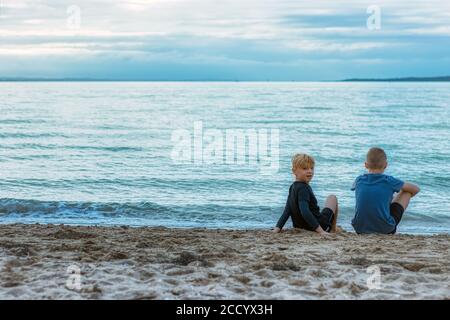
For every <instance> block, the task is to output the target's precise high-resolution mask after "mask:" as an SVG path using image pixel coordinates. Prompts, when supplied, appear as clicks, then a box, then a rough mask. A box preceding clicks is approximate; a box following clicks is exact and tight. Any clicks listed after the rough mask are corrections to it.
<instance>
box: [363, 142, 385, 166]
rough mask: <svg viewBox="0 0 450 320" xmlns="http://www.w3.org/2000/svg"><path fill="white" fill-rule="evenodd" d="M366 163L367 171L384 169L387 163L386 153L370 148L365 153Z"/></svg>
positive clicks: (376, 148) (379, 149)
mask: <svg viewBox="0 0 450 320" xmlns="http://www.w3.org/2000/svg"><path fill="white" fill-rule="evenodd" d="M366 162H367V166H368V167H369V169H384V166H385V165H386V162H387V156H386V152H384V150H383V149H381V148H378V147H373V148H370V150H369V152H367V156H366Z"/></svg>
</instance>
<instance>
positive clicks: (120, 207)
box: [0, 198, 281, 220]
mask: <svg viewBox="0 0 450 320" xmlns="http://www.w3.org/2000/svg"><path fill="white" fill-rule="evenodd" d="M280 210H281V208H278V207H269V206H258V207H254V206H242V205H239V206H231V205H226V206H224V205H216V204H205V205H183V206H179V205H178V206H165V205H159V204H156V203H153V202H147V201H144V202H135V203H132V202H126V203H118V202H76V201H40V200H26V199H10V198H4V199H0V217H1V216H3V217H5V216H9V215H15V216H29V215H33V216H40V215H42V216H49V215H50V216H54V217H58V216H66V215H67V214H70V215H71V216H77V215H78V216H86V215H93V216H99V215H101V216H104V217H140V218H154V217H157V216H159V217H161V216H164V217H165V218H167V217H176V216H178V217H182V216H183V217H185V218H188V219H193V220H195V219H200V218H202V217H207V216H210V217H214V216H216V217H217V215H218V214H220V215H221V216H220V219H225V220H227V219H237V218H239V217H242V218H244V217H245V215H246V214H248V213H250V214H252V211H253V212H254V211H257V212H258V213H260V214H271V213H277V214H278V213H279V212H280Z"/></svg>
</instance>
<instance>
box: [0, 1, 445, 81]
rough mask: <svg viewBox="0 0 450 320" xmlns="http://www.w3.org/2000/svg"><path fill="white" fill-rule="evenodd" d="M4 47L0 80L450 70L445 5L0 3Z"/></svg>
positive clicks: (316, 76) (302, 76) (325, 76)
mask: <svg viewBox="0 0 450 320" xmlns="http://www.w3.org/2000/svg"><path fill="white" fill-rule="evenodd" d="M373 5H376V6H378V8H379V9H380V18H381V19H380V20H379V21H380V24H379V26H380V28H379V29H377V28H376V26H377V25H376V22H377V21H378V20H374V19H376V18H377V15H376V11H373V9H372V10H370V12H369V13H368V12H367V9H368V7H369V6H373ZM78 13H79V15H78ZM78 17H79V18H80V19H78ZM368 19H369V26H370V28H369V27H368V25H367V20H368ZM78 22H79V23H78ZM0 43H1V44H0V77H88V78H120V79H149V80H204V79H211V80H332V79H343V78H352V77H401V76H435V75H449V74H450V1H444V0H441V1H437V0H434V1H418V0H408V1H404V0H399V1H395V0H389V1H378V0H371V1H365V0H357V1H356V0H355V1H353V0H348V1H347V0H343V1H337V0H333V1H324V0H322V1H317V0H315V1H312V0H130V1H125V0H123V1H112V0H111V1H106V0H86V1H84V0H72V1H64V0H42V1H41V0H34V1H33V0H0Z"/></svg>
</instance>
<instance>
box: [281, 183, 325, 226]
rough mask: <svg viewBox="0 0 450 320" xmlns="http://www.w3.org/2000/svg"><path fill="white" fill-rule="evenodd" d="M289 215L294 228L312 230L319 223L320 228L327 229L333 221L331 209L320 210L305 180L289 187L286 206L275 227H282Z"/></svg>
mask: <svg viewBox="0 0 450 320" xmlns="http://www.w3.org/2000/svg"><path fill="white" fill-rule="evenodd" d="M289 217H291V218H292V224H293V226H294V228H301V229H306V230H311V231H314V230H316V229H317V228H318V227H319V225H320V226H321V227H322V229H324V230H325V231H329V230H330V228H331V223H332V221H333V211H332V210H331V209H330V208H324V209H323V210H322V212H321V211H320V208H319V206H318V205H317V199H316V196H315V195H314V193H313V191H312V189H311V186H310V185H309V184H307V183H305V182H300V181H296V182H294V183H293V184H292V185H291V187H290V188H289V196H288V199H287V201H286V207H285V208H284V212H283V214H282V215H281V217H280V219H279V220H278V223H277V227H278V228H280V229H282V228H283V226H284V225H285V223H286V221H287V220H288V219H289Z"/></svg>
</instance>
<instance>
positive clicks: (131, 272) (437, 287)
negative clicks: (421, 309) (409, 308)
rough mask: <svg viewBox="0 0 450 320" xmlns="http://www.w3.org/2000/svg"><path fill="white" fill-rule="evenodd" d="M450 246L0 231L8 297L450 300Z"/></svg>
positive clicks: (291, 236) (227, 233)
mask: <svg viewBox="0 0 450 320" xmlns="http://www.w3.org/2000/svg"><path fill="white" fill-rule="evenodd" d="M449 240H450V236H449V235H436V236H419V235H395V236H381V235H370V236H359V235H356V234H354V233H347V232H342V233H339V234H335V235H331V236H328V237H321V236H319V235H317V234H315V233H312V232H308V231H297V230H289V231H287V232H284V233H281V234H273V233H271V232H270V231H269V230H252V231H244V230H239V231H236V230H208V229H168V228H129V227H69V226H57V225H20V224H16V225H0V270H1V272H0V298H1V299H450V268H449V265H450V254H449V253H450V252H449V244H450V241H449ZM368 267H369V269H367V268H368ZM378 270H379V272H380V273H378ZM78 271H79V272H80V274H79V276H78V274H77V272H78ZM369 287H370V288H369Z"/></svg>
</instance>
